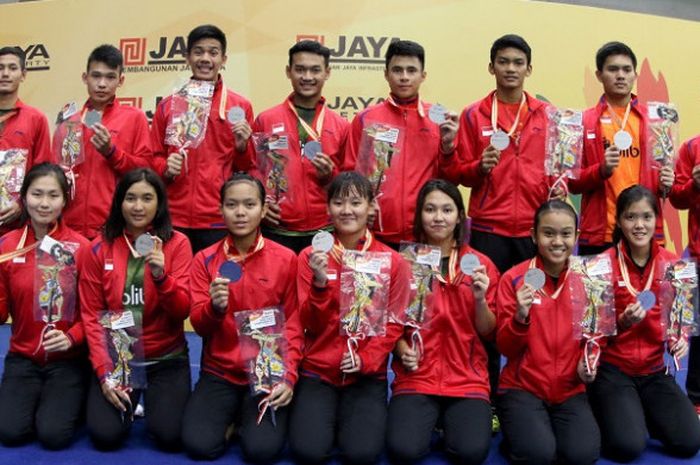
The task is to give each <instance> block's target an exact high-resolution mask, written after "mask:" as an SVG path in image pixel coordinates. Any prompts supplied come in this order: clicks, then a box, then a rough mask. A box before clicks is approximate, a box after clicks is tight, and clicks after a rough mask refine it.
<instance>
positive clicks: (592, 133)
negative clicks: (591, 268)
mask: <svg viewBox="0 0 700 465" xmlns="http://www.w3.org/2000/svg"><path fill="white" fill-rule="evenodd" d="M596 68H597V70H596V73H595V74H596V77H597V78H598V81H600V83H601V84H602V85H603V95H602V96H601V97H600V100H599V101H598V104H597V105H596V106H594V107H592V108H589V109H588V110H586V111H585V113H584V114H583V127H584V138H585V139H584V145H583V160H582V165H581V174H580V175H579V178H578V179H572V180H570V181H569V186H570V190H571V192H572V193H574V194H582V197H581V236H580V238H579V255H593V254H597V253H600V252H602V251H603V250H605V249H607V248H608V247H610V245H611V244H612V231H613V228H614V227H615V203H616V202H617V196H618V195H619V194H620V192H622V191H623V190H625V189H626V188H628V187H630V186H632V185H635V184H641V185H642V186H644V187H646V188H647V189H649V190H650V191H652V192H654V193H655V194H656V195H657V197H661V196H662V194H664V193H668V192H669V191H670V190H671V186H672V185H673V178H674V175H673V167H671V166H665V167H663V168H661V169H660V170H658V171H656V170H654V169H652V165H651V162H652V160H650V159H649V157H648V155H647V131H648V109H647V107H646V105H643V104H642V103H640V102H639V100H638V99H637V96H636V95H634V94H633V93H632V89H633V88H634V83H635V81H636V80H637V57H636V56H635V54H634V52H633V51H632V49H630V48H629V47H628V46H627V45H625V44H623V43H621V42H608V43H607V44H605V45H603V46H602V47H601V48H600V49H599V50H598V52H597V53H596ZM661 211H662V209H661V206H659V212H661ZM663 224H664V223H663V217H662V215H657V217H656V240H657V241H659V242H662V243H663V240H664V230H663Z"/></svg>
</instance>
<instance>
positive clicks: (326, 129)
mask: <svg viewBox="0 0 700 465" xmlns="http://www.w3.org/2000/svg"><path fill="white" fill-rule="evenodd" d="M292 97H293V94H292V95H290V96H289V97H288V98H287V99H286V100H285V101H284V102H282V103H281V104H279V105H277V106H275V107H272V108H270V109H268V110H265V111H264V112H262V113H260V114H259V115H258V117H257V118H256V119H255V124H253V132H267V133H272V132H273V131H275V130H278V131H281V132H282V133H284V134H286V135H287V138H288V139H287V140H288V144H289V151H288V155H289V161H288V163H287V177H288V184H289V191H288V194H289V197H290V198H289V200H288V201H285V202H282V203H281V205H280V207H281V208H282V222H281V225H280V226H281V227H283V228H285V229H287V230H289V231H312V230H315V229H320V228H324V227H326V226H328V225H329V224H330V219H329V217H328V209H327V206H326V191H325V186H323V185H321V184H320V183H319V180H318V176H317V175H316V168H314V166H313V165H312V164H311V162H310V161H309V160H308V159H307V158H306V157H304V156H302V155H301V149H302V144H301V143H300V141H299V131H298V130H297V125H298V119H297V117H296V115H295V114H294V112H293V111H292V110H291V108H290V107H289V104H290V103H291V104H292V105H293V104H294V102H293V100H292ZM324 105H325V99H323V98H322V99H321V100H320V101H319V102H318V104H317V105H316V118H318V115H319V113H320V109H321V108H322V107H323V106H324ZM310 126H311V127H312V128H314V129H315V128H316V119H314V121H313V122H312V123H311V124H310ZM348 127H349V123H348V122H347V120H345V118H343V117H341V116H339V115H338V114H337V113H335V112H333V111H332V110H331V109H330V108H327V107H326V109H325V112H324V119H323V130H322V132H321V144H322V147H323V153H325V154H326V155H328V156H329V157H330V158H331V159H332V160H333V163H334V164H335V169H334V170H333V174H332V175H331V177H330V178H329V179H333V177H335V175H336V174H338V172H339V171H340V167H341V166H342V164H343V149H344V146H345V140H346V138H347V133H348ZM308 140H312V139H311V138H309V139H308Z"/></svg>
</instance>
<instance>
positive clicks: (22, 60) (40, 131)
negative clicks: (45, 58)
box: [0, 47, 51, 235]
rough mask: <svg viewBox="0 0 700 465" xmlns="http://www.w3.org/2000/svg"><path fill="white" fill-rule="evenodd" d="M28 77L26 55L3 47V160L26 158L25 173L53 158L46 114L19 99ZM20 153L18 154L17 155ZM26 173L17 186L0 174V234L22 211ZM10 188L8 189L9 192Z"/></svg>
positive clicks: (0, 146) (0, 150)
mask: <svg viewBox="0 0 700 465" xmlns="http://www.w3.org/2000/svg"><path fill="white" fill-rule="evenodd" d="M26 77H27V68H26V56H25V54H24V52H23V51H22V49H21V48H19V47H2V48H0V163H2V164H5V163H7V162H8V160H7V158H8V155H9V154H10V152H11V153H13V154H19V156H20V157H22V156H23V157H24V172H25V173H26V172H28V171H29V170H30V168H31V167H32V166H34V165H37V164H39V163H41V162H44V161H50V159H51V151H50V142H49V123H48V122H47V120H46V116H44V114H43V113H42V112H41V111H39V110H37V109H36V108H34V107H30V106H29V105H26V104H24V103H23V102H22V101H21V100H20V99H19V86H20V84H21V83H22V82H23V81H24V79H25V78H26ZM14 156H17V155H14ZM23 180H24V176H21V179H16V181H17V182H16V189H12V188H11V187H10V186H9V183H8V180H7V179H6V178H5V177H0V183H2V185H3V187H2V188H3V189H5V190H4V192H2V193H1V195H0V197H2V198H7V202H5V201H3V202H0V235H2V234H4V233H6V232H8V231H9V230H11V229H13V228H14V227H15V226H16V225H15V224H13V223H14V222H15V221H16V220H17V218H19V215H20V213H21V211H22V209H21V207H20V205H19V202H18V201H17V199H18V198H19V187H20V186H21V185H22V181H23ZM8 191H9V192H8Z"/></svg>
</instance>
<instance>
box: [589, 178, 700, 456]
mask: <svg viewBox="0 0 700 465" xmlns="http://www.w3.org/2000/svg"><path fill="white" fill-rule="evenodd" d="M658 215H659V210H658V202H657V199H656V197H654V195H653V194H652V193H651V191H649V190H648V189H647V188H645V187H642V186H639V185H635V186H631V187H628V188H627V189H625V190H623V191H622V192H621V193H620V196H619V197H618V199H617V205H616V214H615V221H616V223H615V230H614V232H613V243H614V246H613V247H612V248H610V249H608V251H607V252H606V253H607V254H608V255H609V257H610V261H611V263H612V264H613V283H617V286H616V287H615V308H616V314H617V326H618V331H617V335H616V336H612V337H611V338H609V340H608V343H607V345H606V346H605V347H604V350H603V352H602V355H601V362H602V363H601V365H600V368H598V375H597V377H596V380H595V382H594V383H593V384H592V385H591V387H590V390H589V395H590V399H591V403H592V405H593V408H594V411H595V413H596V417H597V418H598V423H599V425H600V430H601V434H602V440H603V453H604V454H605V455H607V456H608V457H610V458H612V459H613V460H618V461H625V462H627V461H630V460H634V459H635V458H636V457H638V456H639V455H641V453H642V452H643V451H644V449H645V448H646V445H647V429H648V430H649V431H650V432H653V434H654V437H655V438H657V439H659V440H660V441H661V443H662V444H663V445H664V447H665V449H666V451H667V452H668V453H669V454H670V455H674V456H678V457H692V456H694V455H695V454H696V453H697V451H698V450H699V449H700V423H698V419H697V415H696V413H695V409H694V407H693V404H692V403H691V402H690V400H689V399H688V398H687V397H686V395H685V394H684V393H683V391H682V390H681V388H680V387H679V386H678V385H677V384H676V381H675V379H674V378H673V376H671V375H670V374H667V373H666V370H665V362H664V349H665V348H666V350H667V351H668V352H669V354H671V355H674V356H676V357H678V358H680V357H683V356H685V355H686V354H687V352H688V341H687V340H685V339H684V338H683V337H681V338H680V339H676V340H673V339H670V340H669V341H668V342H667V343H666V342H665V341H664V339H665V337H664V329H663V327H662V319H663V317H662V314H661V313H662V312H661V307H660V305H659V304H658V302H660V301H661V293H660V289H661V288H660V284H661V279H662V278H663V275H664V272H665V270H664V267H665V266H666V265H667V264H668V263H671V262H673V261H675V260H677V257H676V256H675V255H674V254H672V253H671V252H669V251H667V250H666V249H664V248H662V247H660V246H659V245H658V243H657V242H656V241H655V240H654V231H655V227H656V220H657V217H658ZM643 291H648V292H652V293H654V295H655V296H656V302H657V303H655V304H654V305H653V306H652V307H651V308H649V309H644V308H642V305H641V303H640V302H639V301H638V300H637V296H638V295H640V293H641V292H643ZM665 346H666V347H665Z"/></svg>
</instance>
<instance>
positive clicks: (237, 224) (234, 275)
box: [182, 173, 303, 463]
mask: <svg viewBox="0 0 700 465" xmlns="http://www.w3.org/2000/svg"><path fill="white" fill-rule="evenodd" d="M221 212H222V214H223V217H224V222H225V223H226V228H227V229H228V234H227V236H226V237H225V238H224V239H223V240H221V241H219V242H217V243H216V244H213V245H211V246H209V247H207V248H206V249H204V250H201V251H200V252H198V253H197V255H196V256H195V258H194V261H193V263H192V277H191V282H190V288H191V291H192V318H191V319H192V326H193V327H194V329H195V331H197V334H199V335H200V336H202V338H203V339H204V346H203V348H202V369H201V371H200V377H199V381H198V382H197V386H196V387H195V390H194V392H193V393H192V397H191V398H190V401H189V402H188V403H187V409H186V411H185V422H184V427H183V431H182V440H183V443H184V445H185V449H186V450H187V452H188V453H189V454H190V455H191V456H193V457H196V458H204V459H214V458H216V457H218V456H220V455H222V454H223V453H224V452H225V451H226V445H227V439H228V437H227V436H228V430H229V427H230V426H231V425H232V424H233V422H234V420H238V419H239V421H240V428H239V429H238V432H239V435H240V440H241V449H242V451H243V456H244V457H245V459H246V460H248V461H251V462H256V463H262V462H269V461H272V460H273V459H275V457H276V456H277V455H278V454H279V452H280V451H281V450H282V448H283V447H284V441H285V439H286V434H287V416H288V413H287V412H288V408H286V407H287V405H289V402H290V401H291V400H292V393H293V388H294V383H295V382H296V367H297V364H298V362H299V359H300V357H301V342H302V337H303V336H302V333H301V327H300V325H299V319H298V314H297V313H298V312H297V308H298V305H297V293H296V279H295V277H296V268H297V258H296V255H294V252H292V251H291V250H289V249H287V248H286V247H282V246H281V245H279V244H277V243H275V242H273V241H271V240H268V239H265V238H263V237H262V235H261V234H260V222H261V221H262V219H263V217H264V216H265V213H266V212H267V205H266V204H265V188H264V187H263V185H262V184H261V183H260V181H259V180H257V179H255V178H253V177H251V176H249V175H247V174H245V173H237V174H234V175H233V176H232V177H231V178H230V179H229V180H227V181H226V182H225V183H224V185H223V186H222V187H221ZM248 311H252V312H248ZM244 312H247V313H244ZM244 315H251V316H249V317H245V316H244ZM253 315H256V316H259V318H253ZM283 320H284V321H283ZM241 322H243V323H244V324H243V325H241ZM270 330H271V331H272V333H271V331H270ZM273 334H274V335H273ZM251 343H252V344H251ZM283 345H284V346H286V355H285V353H284V351H283V350H282V349H281V347H282V346H283ZM251 346H252V347H251ZM251 349H252V351H254V353H255V354H254V356H253V357H252V358H250V357H249V355H250V354H251V352H250V350H251ZM251 376H252V377H254V378H256V379H257V380H258V381H256V382H255V383H254V386H255V391H253V390H252V389H251V387H249V385H248V384H249V379H250V378H251ZM262 389H266V390H267V391H262Z"/></svg>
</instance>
